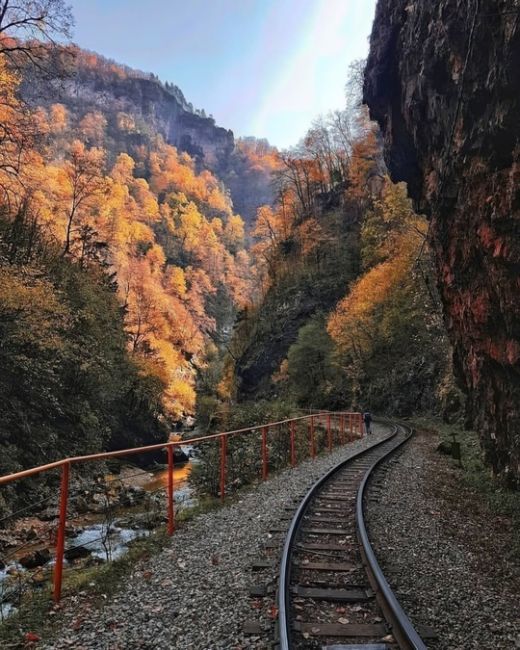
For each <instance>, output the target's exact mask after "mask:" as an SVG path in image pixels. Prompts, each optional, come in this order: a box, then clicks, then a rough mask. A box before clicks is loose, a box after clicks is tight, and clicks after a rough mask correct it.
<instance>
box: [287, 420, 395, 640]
mask: <svg viewBox="0 0 520 650" xmlns="http://www.w3.org/2000/svg"><path fill="white" fill-rule="evenodd" d="M396 435H397V426H394V429H393V430H392V433H391V434H390V435H389V436H386V437H385V438H383V439H382V440H380V441H378V442H376V443H375V444H373V445H371V446H370V447H368V448H367V449H362V450H361V451H358V452H357V453H356V454H354V455H353V456H350V457H349V458H347V459H346V460H342V461H341V462H340V463H338V464H337V465H335V466H334V467H333V468H332V469H330V470H329V471H328V472H327V473H326V474H324V475H323V476H322V477H321V478H320V479H318V480H317V481H316V483H314V485H312V487H311V488H310V489H309V491H308V492H307V494H306V495H305V496H304V497H303V499H302V501H301V502H300V505H299V506H298V509H297V510H296V512H295V514H294V517H293V518H292V521H291V524H290V526H289V530H288V531H287V537H286V538H285V544H284V547H283V551H282V559H281V562H280V574H279V582H278V632H279V634H278V637H279V638H278V642H279V644H280V650H291V628H290V620H289V606H290V586H291V553H292V548H293V545H294V542H295V540H296V535H297V534H298V530H299V527H300V522H301V520H302V518H303V515H304V514H305V511H306V510H307V507H308V506H309V504H310V502H311V501H312V499H313V498H314V496H315V495H316V493H317V492H318V491H319V490H320V488H321V487H322V486H323V485H324V484H325V483H326V482H327V481H329V480H330V479H331V477H332V476H333V475H334V474H336V473H337V472H339V471H340V470H341V469H343V468H344V467H345V466H346V465H348V464H349V463H351V462H352V461H353V460H356V459H357V458H360V457H361V456H364V455H365V454H367V453H368V452H370V451H373V450H374V449H376V448H377V447H379V446H381V445H383V444H384V443H385V442H388V441H390V440H392V439H393V438H395V436H396Z"/></svg>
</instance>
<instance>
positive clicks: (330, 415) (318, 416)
mask: <svg viewBox="0 0 520 650" xmlns="http://www.w3.org/2000/svg"><path fill="white" fill-rule="evenodd" d="M302 422H307V423H308V432H309V456H310V457H311V458H314V457H315V456H316V453H317V450H316V440H315V429H316V426H317V425H319V426H321V427H324V428H325V430H326V436H327V438H326V439H327V448H328V450H329V451H332V448H333V443H334V435H333V434H334V432H336V433H338V434H339V440H340V444H344V443H345V442H347V435H346V433H347V430H348V432H349V433H350V439H352V436H353V435H355V436H356V437H361V436H362V435H363V420H362V415H361V413H357V412H339V413H338V412H330V411H325V412H321V413H313V414H310V415H304V416H301V417H296V418H290V419H287V420H281V421H279V422H270V423H268V424H265V425H262V426H256V427H247V428H244V429H237V430H235V431H225V432H223V433H215V434H211V435H207V436H200V437H197V438H190V439H185V440H179V441H174V442H166V443H160V444H156V445H147V446H145V447H133V448H130V449H121V450H118V451H109V452H103V453H98V454H89V455H86V456H75V457H71V458H63V459H61V460H58V461H56V462H53V463H48V464H46V465H40V466H38V467H32V468H30V469H26V470H23V471H21V472H16V473H14V474H7V475H5V476H0V486H2V485H6V484H9V483H13V482H14V481H19V480H21V479H23V478H27V477H30V476H35V475H37V474H41V473H43V472H47V471H50V470H53V469H57V468H61V486H60V498H59V515H58V526H57V535H56V556H55V565H54V574H53V597H54V600H55V601H56V602H58V601H59V600H60V597H61V589H62V581H63V564H64V554H65V529H66V523H67V506H68V499H69V483H70V474H71V468H72V466H73V465H78V464H80V463H88V462H93V461H101V460H107V459H111V458H119V457H122V456H131V455H136V454H142V453H144V452H150V451H157V450H165V451H166V456H167V464H168V481H167V486H166V495H167V531H168V534H169V535H172V534H173V532H174V530H175V501H174V481H173V468H174V449H175V447H180V446H181V445H186V444H189V445H199V444H201V443H203V442H207V441H209V440H215V441H217V440H218V441H219V442H220V466H219V487H220V498H221V500H222V501H224V499H225V494H226V473H227V448H228V439H229V437H230V436H237V435H248V434H249V435H253V434H254V433H255V432H258V431H260V432H261V467H262V470H261V476H262V479H263V480H264V481H265V480H267V478H268V475H269V448H268V439H269V431H270V430H272V429H274V428H275V427H278V430H280V427H283V426H286V427H287V430H288V433H289V453H290V464H291V466H292V467H295V466H296V464H297V455H296V432H297V424H298V423H302Z"/></svg>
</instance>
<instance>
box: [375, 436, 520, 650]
mask: <svg viewBox="0 0 520 650" xmlns="http://www.w3.org/2000/svg"><path fill="white" fill-rule="evenodd" d="M438 442H439V441H438V439H437V437H436V436H434V435H432V434H418V435H416V436H415V437H414V439H413V440H412V441H411V442H410V443H408V444H407V446H406V447H405V449H404V451H403V452H402V454H400V455H399V456H398V457H394V459H393V460H392V461H390V462H389V463H387V464H386V469H383V470H382V471H380V472H378V476H377V477H375V482H377V483H378V485H377V486H376V485H374V484H373V487H371V492H372V496H373V497H374V498H377V500H378V502H377V503H374V502H373V501H371V502H370V506H369V510H368V516H367V520H368V529H369V536H370V539H371V541H372V543H373V545H374V550H375V553H376V556H377V558H378V560H379V562H380V564H381V567H382V569H383V572H384V573H385V575H386V577H387V579H388V581H389V583H390V585H391V587H392V588H393V589H394V592H395V594H396V596H397V598H398V599H399V601H400V602H401V605H402V606H403V608H404V610H405V611H406V613H407V614H408V615H409V616H410V618H411V620H412V622H413V623H414V625H416V626H418V625H421V624H422V625H427V626H429V627H431V628H433V629H434V630H435V631H436V632H437V633H438V635H439V638H438V640H437V641H433V642H430V641H429V642H428V643H427V644H428V647H429V648H434V649H438V648H442V649H443V650H448V649H449V650H472V649H477V648H478V649H479V650H497V649H499V648H500V649H502V648H503V649H504V650H505V649H506V648H511V649H514V648H520V609H519V594H520V562H519V560H518V558H517V559H515V558H514V557H512V554H511V546H512V544H511V542H512V535H513V534H514V531H513V529H512V527H511V522H510V521H507V520H506V518H505V517H499V516H496V515H494V514H493V513H491V512H490V511H489V508H488V506H487V505H486V504H485V502H484V501H483V499H482V496H481V495H479V494H478V493H477V492H475V491H473V490H471V489H470V488H468V487H466V486H465V484H464V483H463V479H462V473H461V470H460V469H458V468H456V467H455V466H454V464H453V461H451V460H450V459H448V458H447V457H446V456H442V455H440V454H439V453H437V452H436V451H435V448H436V446H437V444H438Z"/></svg>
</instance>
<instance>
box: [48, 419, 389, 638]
mask: <svg viewBox="0 0 520 650" xmlns="http://www.w3.org/2000/svg"><path fill="white" fill-rule="evenodd" d="M388 433H389V429H388V428H384V427H381V426H380V427H377V426H376V427H375V432H374V434H372V436H370V438H369V442H370V444H372V443H373V442H374V441H375V440H377V439H379V438H382V437H385V436H387V435H388ZM368 444H369V443H368V441H367V439H366V438H365V439H362V440H358V441H356V442H354V443H351V444H349V445H346V446H344V447H342V448H338V449H335V450H334V451H333V452H332V453H325V454H323V455H321V456H320V457H318V458H316V459H315V460H314V461H311V460H308V461H305V462H303V463H302V464H301V465H299V466H298V467H296V468H294V469H287V470H284V471H283V472H281V473H279V474H277V475H276V476H273V477H272V478H270V479H269V480H268V481H267V482H265V483H262V484H260V485H258V486H256V487H254V488H252V489H251V491H248V492H246V493H245V494H244V495H243V496H241V498H240V499H239V500H238V501H236V502H234V503H232V504H231V505H228V506H225V507H223V508H221V509H218V510H215V511H212V512H210V513H207V514H202V515H199V516H198V517H197V518H196V519H194V520H193V521H191V522H189V523H187V524H185V525H184V526H183V527H182V528H180V529H179V530H178V531H177V532H176V533H175V535H174V536H173V537H172V540H171V542H169V543H168V545H167V547H166V548H165V549H164V550H163V551H161V552H160V553H159V554H157V555H156V556H154V557H152V558H151V559H149V560H147V561H146V562H141V563H139V564H138V565H137V566H136V568H135V570H134V571H133V572H132V574H131V575H130V576H128V578H127V581H126V584H125V585H124V587H123V586H122V589H121V591H120V592H118V593H117V594H116V595H115V596H113V597H112V598H111V599H110V600H109V601H108V602H107V603H106V604H105V606H104V607H102V608H101V609H100V608H95V607H93V606H92V605H90V604H89V600H88V597H87V596H85V595H78V596H75V597H73V598H72V599H69V602H66V603H65V605H64V623H63V625H62V626H61V630H60V633H59V635H58V638H56V639H55V640H54V641H53V642H52V643H51V642H47V645H46V646H45V647H46V648H47V649H48V650H51V649H58V648H60V649H61V648H71V647H73V648H75V650H81V649H82V648H84V649H86V648H89V649H90V648H95V649H103V650H109V649H110V650H127V649H131V648H140V649H150V650H151V649H152V648H154V649H155V648H179V649H181V648H182V649H183V650H185V649H193V650H215V649H219V648H220V649H224V648H225V649H226V650H240V649H245V648H248V649H249V648H251V649H254V648H257V649H260V648H262V649H265V648H268V647H270V644H271V642H272V637H271V638H269V637H270V635H269V634H265V635H262V636H258V637H254V636H253V637H251V636H245V635H244V634H243V631H242V628H243V625H244V623H245V622H246V621H254V620H256V621H258V622H262V623H263V624H264V625H267V624H268V623H272V620H271V619H272V618H275V617H276V612H275V611H274V610H273V608H272V601H270V599H259V600H258V601H255V600H253V599H252V598H251V597H250V594H249V590H250V589H249V588H250V586H251V584H254V583H260V584H261V583H264V584H266V583H267V582H269V580H270V579H271V580H272V579H274V578H275V575H276V573H277V569H276V568H273V569H272V570H271V569H269V570H267V571H262V572H260V574H258V575H256V576H255V575H254V574H253V573H252V571H251V564H252V563H253V562H254V561H255V560H257V559H259V558H261V557H265V552H264V545H265V543H266V542H268V541H269V540H273V539H278V538H279V539H280V541H281V540H282V539H283V534H282V533H280V534H279V537H277V534H276V533H271V532H269V531H270V529H271V528H272V527H275V526H279V527H280V523H282V526H284V527H285V526H287V525H288V521H283V522H281V521H280V520H281V519H282V518H283V516H284V514H285V515H286V516H287V512H286V510H284V509H286V508H288V507H289V506H292V507H295V501H294V500H295V499H296V498H299V497H301V496H302V495H303V494H304V493H305V492H306V490H307V489H308V488H309V487H310V486H311V485H312V483H314V482H315V481H316V480H317V479H318V478H319V477H320V476H322V475H323V474H324V473H325V472H326V471H327V470H328V469H330V468H331V467H332V466H334V465H335V464H337V463H338V462H340V461H341V460H343V459H345V458H348V457H350V456H351V455H352V454H354V453H356V452H357V451H359V450H361V449H363V448H365V447H366V446H367V445H368ZM273 557H275V556H274V555H273Z"/></svg>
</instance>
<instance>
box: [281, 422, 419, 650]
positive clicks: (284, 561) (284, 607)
mask: <svg viewBox="0 0 520 650" xmlns="http://www.w3.org/2000/svg"><path fill="white" fill-rule="evenodd" d="M400 426H401V425H395V424H394V425H393V429H392V433H391V434H390V435H389V436H386V437H385V438H383V439H382V440H380V441H379V442H377V443H375V444H373V445H371V446H370V447H368V448H367V449H363V450H362V451H359V452H357V453H356V454H354V455H353V456H351V457H350V458H347V459H346V460H343V461H341V462H340V463H338V464H337V465H335V466H334V467H333V468H332V469H330V470H329V471H328V472H327V473H326V474H324V475H323V476H322V477H321V478H320V479H319V480H318V481H316V483H314V485H312V487H311V488H310V489H309V491H308V492H307V494H306V495H305V496H304V498H303V499H302V501H301V502H300V505H299V506H298V509H297V511H296V513H295V514H294V517H293V519H292V521H291V524H290V526H289V530H288V532H287V537H286V540H285V544H284V548H283V551H282V558H281V563H280V574H279V583H278V611H279V614H278V637H279V638H278V643H279V647H280V650H291V648H292V639H291V627H290V623H291V621H290V612H289V608H290V585H291V553H292V549H293V546H294V542H295V540H296V536H297V534H298V531H299V527H300V523H301V520H302V518H303V516H304V514H305V511H306V510H307V508H308V506H309V505H310V502H311V501H312V499H313V498H314V497H315V495H316V493H317V492H318V491H319V490H320V489H321V488H322V486H323V485H324V484H325V483H327V482H328V481H329V480H330V479H331V478H332V477H333V476H334V474H336V473H337V472H339V471H340V470H342V469H343V468H344V467H346V466H347V465H349V464H350V463H351V462H352V461H354V460H356V459H358V458H360V457H361V456H364V455H365V454H367V453H369V452H371V451H373V450H374V449H376V448H377V447H379V446H381V445H383V444H385V443H387V442H389V441H391V440H393V439H394V438H395V437H396V435H397V432H398V429H399V427H400ZM401 428H404V427H401ZM411 435H412V431H411V430H410V433H409V435H407V436H406V438H405V439H404V440H402V441H401V442H400V443H399V444H397V445H396V446H394V447H392V449H390V450H389V451H388V452H387V453H385V454H384V455H383V456H381V457H380V458H379V459H377V460H376V461H375V462H374V463H373V464H372V465H371V466H370V468H369V469H368V470H367V471H366V473H365V475H364V477H363V479H362V481H361V483H360V486H359V488H358V493H357V500H356V528H357V531H358V539H359V542H360V547H361V549H360V550H361V555H362V558H363V562H364V564H365V569H366V570H367V574H368V577H369V581H370V583H371V585H372V588H373V589H374V591H375V593H376V599H377V601H378V603H379V604H380V606H381V609H382V610H383V612H384V614H385V617H386V618H387V623H388V624H389V626H390V627H391V629H392V633H393V634H394V637H395V638H396V639H397V641H398V642H399V645H400V648H402V649H403V650H410V649H413V650H427V648H426V645H425V644H424V643H423V641H422V640H421V638H420V637H419V635H418V634H417V632H416V630H415V629H414V627H413V625H412V623H411V622H410V620H409V619H408V617H407V616H406V614H405V613H404V611H403V609H402V608H401V606H400V605H399V602H398V601H397V598H396V597H395V595H394V594H393V592H392V590H391V588H390V586H389V584H388V582H387V581H386V579H385V577H384V575H383V572H382V571H381V568H380V566H379V564H378V562H377V560H376V558H375V554H374V552H373V549H372V546H371V545H370V541H369V539H368V534H367V532H366V527H365V523H364V517H363V497H364V493H365V489H366V486H367V482H368V479H369V478H370V476H371V474H372V472H373V471H374V469H375V468H376V467H378V466H379V464H380V463H382V462H383V461H385V460H387V459H388V457H389V456H391V455H392V454H393V453H394V452H395V451H397V450H398V449H399V448H400V447H401V446H402V445H404V444H405V443H406V442H408V440H409V439H410V437H411ZM383 603H384V604H383Z"/></svg>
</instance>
